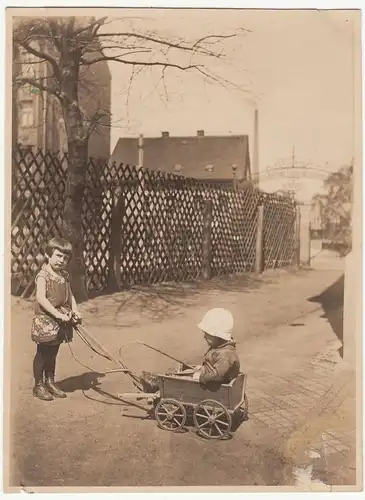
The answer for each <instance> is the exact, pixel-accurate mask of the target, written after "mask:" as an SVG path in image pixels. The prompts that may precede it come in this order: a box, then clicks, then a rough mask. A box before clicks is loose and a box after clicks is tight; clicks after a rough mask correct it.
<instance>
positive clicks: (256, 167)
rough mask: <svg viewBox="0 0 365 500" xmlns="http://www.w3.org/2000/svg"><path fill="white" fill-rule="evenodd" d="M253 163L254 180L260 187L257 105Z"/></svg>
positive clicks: (256, 110) (256, 109)
mask: <svg viewBox="0 0 365 500" xmlns="http://www.w3.org/2000/svg"><path fill="white" fill-rule="evenodd" d="M252 163H253V165H252V173H251V175H252V180H253V183H254V184H256V186H257V187H259V184H260V167H259V110H258V108H257V107H255V114H254V134H253V162H252Z"/></svg>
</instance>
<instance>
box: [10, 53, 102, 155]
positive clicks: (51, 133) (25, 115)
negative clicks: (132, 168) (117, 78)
mask: <svg viewBox="0 0 365 500" xmlns="http://www.w3.org/2000/svg"><path fill="white" fill-rule="evenodd" d="M15 57H16V61H15V63H14V64H13V75H19V76H22V75H24V77H25V78H31V79H32V78H36V79H39V81H41V79H47V78H49V77H50V75H49V66H48V63H46V62H37V61H38V59H37V58H36V57H34V56H33V55H32V54H29V53H28V52H26V51H25V50H21V49H19V50H18V51H17V54H16V55H15ZM79 98H80V104H81V108H82V112H83V115H84V119H85V120H86V121H89V120H93V119H94V117H95V114H96V113H100V112H101V114H102V118H99V119H98V123H99V125H98V126H97V127H96V129H95V130H94V131H93V132H92V133H91V135H90V139H89V156H95V157H100V158H105V159H108V158H109V157H110V116H111V113H110V108H111V74H110V70H109V67H108V64H107V62H98V63H95V64H94V65H92V66H89V67H87V70H84V68H82V70H81V76H80V82H79ZM13 104H14V105H15V106H16V107H15V109H13V143H14V142H15V143H20V144H21V145H23V146H34V147H39V148H44V149H49V150H51V151H59V150H61V151H67V139H66V131H65V124H64V120H63V115H62V111H61V108H60V104H59V102H58V100H57V98H56V97H54V96H53V95H51V94H49V93H47V92H43V91H40V90H38V89H37V88H35V87H32V86H31V85H23V86H21V87H19V88H16V86H15V87H14V91H13Z"/></svg>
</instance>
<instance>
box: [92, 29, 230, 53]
mask: <svg viewBox="0 0 365 500" xmlns="http://www.w3.org/2000/svg"><path fill="white" fill-rule="evenodd" d="M235 36H237V35H236V34H235V33H234V34H231V35H207V36H205V37H202V38H200V39H199V40H198V41H197V42H195V43H194V44H193V45H192V46H187V45H182V43H183V42H180V43H173V42H169V41H167V40H164V39H163V38H156V37H153V36H150V35H142V34H140V33H133V32H125V33H98V38H101V37H104V38H116V37H127V38H128V37H131V38H138V39H140V40H145V41H147V42H152V43H157V44H159V45H165V46H166V47H169V48H173V49H178V50H186V51H189V52H196V51H197V50H196V47H197V46H198V45H200V44H201V43H203V42H205V41H206V40H208V39H210V38H216V39H217V41H219V40H224V39H227V38H233V37H235ZM185 43H186V42H185ZM199 51H200V53H203V54H204V53H205V55H214V54H213V53H211V52H209V51H206V50H205V49H203V48H201V47H200V48H199Z"/></svg>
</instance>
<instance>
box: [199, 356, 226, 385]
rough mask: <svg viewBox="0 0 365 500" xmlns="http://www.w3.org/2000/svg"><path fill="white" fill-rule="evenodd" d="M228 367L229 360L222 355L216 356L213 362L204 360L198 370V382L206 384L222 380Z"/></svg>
mask: <svg viewBox="0 0 365 500" xmlns="http://www.w3.org/2000/svg"><path fill="white" fill-rule="evenodd" d="M230 367H231V364H230V362H229V361H228V360H227V359H225V358H223V357H222V356H217V359H216V361H215V363H214V364H211V363H209V362H207V361H206V362H205V363H204V365H203V367H202V368H201V370H200V371H199V382H200V383H201V384H208V383H210V382H223V380H224V377H225V375H226V373H227V372H228V370H229V369H230Z"/></svg>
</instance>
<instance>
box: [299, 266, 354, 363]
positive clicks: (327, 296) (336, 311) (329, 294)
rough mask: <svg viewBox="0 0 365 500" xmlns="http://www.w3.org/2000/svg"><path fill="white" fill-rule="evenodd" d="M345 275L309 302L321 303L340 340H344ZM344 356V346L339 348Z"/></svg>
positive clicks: (325, 316) (324, 316)
mask: <svg viewBox="0 0 365 500" xmlns="http://www.w3.org/2000/svg"><path fill="white" fill-rule="evenodd" d="M344 281H345V278H344V275H342V276H340V278H338V279H337V280H336V281H335V282H334V283H332V285H330V286H329V287H328V288H326V289H325V290H324V291H323V292H322V293H321V294H319V295H316V296H314V297H311V298H310V299H308V300H309V302H315V303H318V304H321V306H322V308H323V311H324V314H323V316H322V317H323V318H326V319H327V321H328V322H329V324H330V325H331V328H332V330H333V332H334V333H335V335H336V337H337V338H338V340H339V341H340V342H343V301H344ZM339 353H340V356H341V357H343V347H341V348H340V350H339Z"/></svg>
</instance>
